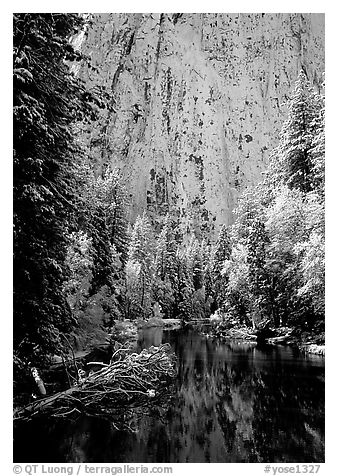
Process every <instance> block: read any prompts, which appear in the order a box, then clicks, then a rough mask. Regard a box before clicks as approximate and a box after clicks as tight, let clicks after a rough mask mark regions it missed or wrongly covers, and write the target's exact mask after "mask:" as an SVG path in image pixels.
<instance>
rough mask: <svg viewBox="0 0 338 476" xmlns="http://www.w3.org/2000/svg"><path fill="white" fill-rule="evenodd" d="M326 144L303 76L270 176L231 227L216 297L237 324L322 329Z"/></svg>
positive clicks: (318, 101) (249, 195)
mask: <svg viewBox="0 0 338 476" xmlns="http://www.w3.org/2000/svg"><path fill="white" fill-rule="evenodd" d="M324 145H325V144H324V99H323V97H322V96H320V95H319V94H317V93H316V92H315V91H314V90H313V88H312V87H310V84H309V82H308V81H307V79H306V77H305V75H304V73H303V72H301V73H300V75H299V78H298V81H297V82H296V87H295V92H294V94H293V95H292V98H291V101H290V105H289V115H288V119H287V121H286V122H285V124H284V126H283V129H282V132H281V139H280V143H279V146H278V147H277V148H276V150H275V151H274V153H273V155H272V156H271V163H270V166H269V169H268V171H267V174H266V177H265V179H264V180H263V181H262V183H261V184H259V185H257V186H255V187H251V188H249V189H247V190H246V192H245V193H244V194H243V195H242V197H241V198H240V200H239V204H238V208H237V210H236V214H237V218H236V221H235V223H234V224H233V226H232V227H231V231H230V245H229V250H230V249H231V253H228V258H227V259H226V260H224V262H223V265H222V270H221V275H222V276H224V277H225V278H226V279H225V280H223V283H222V286H221V292H220V291H219V290H218V292H217V294H218V296H219V298H220V301H221V302H219V303H218V307H219V308H220V309H222V310H223V313H225V315H227V316H230V317H231V318H232V319H234V317H235V318H236V319H238V321H239V322H242V323H245V324H248V323H249V318H250V319H251V323H252V326H254V327H255V325H256V324H258V323H259V322H260V321H261V320H264V319H266V318H272V319H273V322H274V324H275V326H280V325H287V324H293V325H296V326H300V327H303V328H304V327H308V328H313V327H314V326H317V327H318V325H321V324H322V323H323V318H324ZM218 275H219V271H218V270H217V269H214V272H213V276H214V279H215V277H216V278H217V276H218ZM216 282H217V281H216ZM214 289H215V285H214Z"/></svg>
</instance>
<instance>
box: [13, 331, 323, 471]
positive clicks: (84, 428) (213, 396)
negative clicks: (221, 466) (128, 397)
mask: <svg viewBox="0 0 338 476" xmlns="http://www.w3.org/2000/svg"><path fill="white" fill-rule="evenodd" d="M163 336H164V338H165V340H167V341H169V343H170V344H171V345H172V346H173V348H174V351H175V353H176V354H177V356H178V377H177V380H176V382H175V383H174V385H173V388H172V392H171V397H170V398H169V396H168V398H167V399H166V404H165V405H163V406H162V407H156V406H154V408H152V409H151V411H150V412H149V413H147V414H144V413H135V415H134V422H133V423H134V426H135V427H136V428H137V429H138V431H137V432H136V433H130V432H127V431H116V430H115V429H114V428H113V426H112V425H111V424H110V423H109V422H105V421H102V420H96V419H89V418H81V419H80V420H78V421H77V422H74V423H72V424H69V425H68V426H67V427H66V428H65V426H64V424H63V427H62V425H60V424H59V425H54V427H53V431H51V430H49V432H48V431H47V432H46V431H45V432H44V433H43V431H44V430H42V429H35V430H34V429H33V430H32V429H30V431H34V434H35V435H36V434H38V435H42V434H43V435H44V436H43V438H41V442H40V444H42V446H43V447H45V446H47V444H48V445H49V450H48V451H47V452H42V451H41V448H40V453H39V454H40V459H38V458H35V459H34V458H32V459H29V458H27V452H26V454H25V455H24V456H25V457H23V458H22V461H41V462H43V461H42V459H41V454H43V456H44V457H45V458H47V459H45V461H48V460H49V461H74V462H76V461H79V462H80V461H83V462H84V461H86V462H102V461H105V462H159V463H161V462H321V461H323V460H324V383H323V375H324V366H323V361H322V359H321V358H318V357H314V358H313V359H312V358H305V357H304V356H302V355H300V354H299V353H298V352H297V351H296V350H292V349H290V348H282V347H281V348H279V347H265V348H258V347H256V346H255V345H252V344H247V343H244V344H240V343H235V342H229V343H225V342H221V341H219V340H212V339H208V338H206V337H204V336H202V335H201V334H199V333H197V332H194V331H191V330H190V331H180V332H169V333H164V334H163V335H162V332H159V330H158V329H157V332H156V330H155V331H154V333H153V334H152V332H151V330H149V329H148V330H147V332H146V333H145V334H144V335H143V337H142V336H141V338H140V340H139V346H141V347H144V346H149V345H152V344H156V345H159V344H160V343H161V342H162V338H163ZM155 341H156V342H155ZM316 359H317V360H316ZM48 423H49V425H50V422H48ZM25 431H26V434H27V431H28V430H27V429H26V430H24V432H25ZM36 431H38V433H36ZM38 440H39V438H38ZM35 443H36V444H39V441H36V440H35ZM26 444H27V443H26ZM36 444H35V446H36ZM17 445H18V443H17ZM19 446H20V443H19ZM51 448H54V450H51ZM36 453H37V451H36ZM21 455H22V449H21ZM35 456H36V454H35ZM17 461H19V460H18V459H17Z"/></svg>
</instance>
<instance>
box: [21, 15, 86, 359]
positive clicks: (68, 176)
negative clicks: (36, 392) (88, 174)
mask: <svg viewBox="0 0 338 476" xmlns="http://www.w3.org/2000/svg"><path fill="white" fill-rule="evenodd" d="M81 26H82V20H81V18H80V17H79V16H78V15H76V14H49V13H46V14H31V13H26V14H15V15H14V37H13V44H14V62H13V64H14V99H13V102H14V109H13V113H14V170H13V172H14V350H15V352H16V354H17V356H18V358H19V359H20V356H24V355H25V356H27V357H28V358H29V359H30V360H31V361H39V362H41V358H43V357H44V356H45V355H46V354H47V353H53V352H56V351H58V350H59V348H60V345H61V343H60V339H59V335H60V333H63V332H67V331H69V330H70V329H71V328H72V326H73V325H74V321H73V319H72V316H71V313H70V309H69V306H68V305H67V302H66V299H65V296H64V295H63V292H62V286H63V281H64V279H65V276H66V266H65V257H66V248H67V236H68V234H67V231H68V228H69V225H70V223H71V222H73V221H74V207H73V203H74V202H73V189H74V180H75V178H74V176H73V174H72V171H73V169H72V159H73V157H74V155H75V154H76V153H77V148H76V147H75V145H74V141H73V137H72V126H73V124H74V123H75V122H76V121H78V120H82V119H84V118H85V117H87V116H89V115H90V114H92V107H91V102H92V101H93V98H92V96H91V95H90V94H89V93H88V92H87V91H86V90H85V88H84V87H83V85H82V84H81V83H80V81H79V80H77V79H76V78H75V77H74V76H73V75H72V73H71V71H70V68H69V66H68V63H67V62H66V60H67V61H77V60H80V59H81V56H80V54H79V53H77V52H76V51H74V49H73V48H72V46H71V45H70V43H69V38H70V36H71V35H73V34H74V33H75V32H76V31H78V30H79V29H80V28H81Z"/></svg>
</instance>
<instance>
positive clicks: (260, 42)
mask: <svg viewBox="0 0 338 476" xmlns="http://www.w3.org/2000/svg"><path fill="white" fill-rule="evenodd" d="M76 41H77V42H78V45H79V47H81V49H82V50H83V51H84V53H86V54H88V55H89V56H90V58H91V63H92V67H91V68H88V67H86V66H84V65H82V66H81V67H80V69H79V74H80V75H81V76H82V77H83V78H84V79H85V81H86V82H87V83H88V84H89V85H91V86H92V87H99V88H105V90H106V91H107V92H108V93H109V95H110V103H109V107H108V109H106V110H104V111H103V112H102V114H101V118H100V120H99V121H98V122H97V123H96V125H94V126H93V127H91V129H90V130H88V131H87V136H88V138H89V140H90V144H91V148H92V151H93V157H96V160H98V162H99V164H98V165H99V166H102V164H107V163H111V164H113V165H114V166H116V167H118V168H119V169H120V170H121V174H122V176H123V178H124V180H125V182H126V184H127V186H128V191H130V201H131V209H130V210H131V218H134V217H135V216H136V215H137V214H139V213H142V211H143V210H145V209H147V210H148V212H149V213H150V215H151V216H153V218H154V220H155V221H156V219H158V218H159V217H161V216H162V215H163V214H165V213H166V212H168V211H170V213H173V214H177V215H178V216H179V217H180V220H181V223H182V227H183V228H184V230H185V231H186V232H189V231H192V230H194V231H195V233H196V234H197V235H201V234H205V233H206V234H210V233H211V234H212V235H214V234H215V233H216V232H217V231H218V228H219V226H220V225H221V224H222V223H231V221H232V219H233V215H232V212H233V209H234V206H235V204H236V200H237V197H238V194H239V193H240V192H241V191H242V190H243V189H244V188H245V187H246V186H247V185H248V184H254V183H257V182H258V181H259V180H260V179H261V173H262V171H263V170H264V169H265V168H266V165H267V162H268V158H269V154H270V153H271V150H272V149H273V147H275V146H276V144H277V142H278V134H279V131H280V128H281V125H282V122H283V120H284V119H285V117H286V105H285V103H286V101H287V99H288V97H289V96H290V94H291V92H292V90H293V87H294V83H295V80H296V78H297V75H298V73H299V70H300V69H301V68H303V69H304V70H305V72H306V73H307V75H308V77H309V79H310V80H311V81H312V82H313V84H315V85H316V87H317V88H320V85H321V81H322V73H323V70H324V15H322V14H257V13H255V14H225V13H222V14H205V13H202V14H199V13H189V14H186V13H185V14H181V13H175V14H126V13H124V14H108V13H105V14H95V15H93V16H92V18H91V24H90V25H89V26H88V28H87V31H86V33H85V34H82V35H80V37H78V38H77V39H76Z"/></svg>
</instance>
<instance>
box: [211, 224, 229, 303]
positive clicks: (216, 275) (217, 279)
mask: <svg viewBox="0 0 338 476" xmlns="http://www.w3.org/2000/svg"><path fill="white" fill-rule="evenodd" d="M230 255H231V242H230V237H229V233H228V229H227V227H226V225H222V227H221V229H220V231H219V235H218V238H217V241H216V244H215V249H214V253H213V260H212V268H213V269H212V275H213V291H214V299H215V303H216V308H221V307H222V306H223V304H224V300H225V293H226V286H227V278H226V275H224V274H223V273H222V270H223V267H224V262H225V261H227V260H229V258H230Z"/></svg>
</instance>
